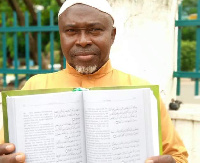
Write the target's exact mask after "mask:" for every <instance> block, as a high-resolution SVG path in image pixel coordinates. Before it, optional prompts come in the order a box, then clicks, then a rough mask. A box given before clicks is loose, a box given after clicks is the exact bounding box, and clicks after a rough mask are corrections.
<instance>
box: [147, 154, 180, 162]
mask: <svg viewBox="0 0 200 163" xmlns="http://www.w3.org/2000/svg"><path fill="white" fill-rule="evenodd" d="M145 163H176V161H175V160H174V159H173V157H172V156H171V155H162V156H154V157H150V158H148V159H147V160H146V161H145Z"/></svg>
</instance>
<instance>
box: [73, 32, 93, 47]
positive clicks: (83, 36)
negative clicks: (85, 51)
mask: <svg viewBox="0 0 200 163" xmlns="http://www.w3.org/2000/svg"><path fill="white" fill-rule="evenodd" d="M91 44H92V41H91V38H90V35H89V33H87V31H86V30H81V31H80V33H79V35H78V38H77V42H76V45H80V46H82V47H86V46H87V45H91Z"/></svg>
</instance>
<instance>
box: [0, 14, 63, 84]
mask: <svg viewBox="0 0 200 163" xmlns="http://www.w3.org/2000/svg"><path fill="white" fill-rule="evenodd" d="M1 17H2V26H0V35H2V47H0V50H2V51H3V66H2V68H0V73H1V74H3V87H4V88H6V87H7V83H6V77H7V75H8V74H14V75H15V82H14V85H15V87H16V88H17V87H18V85H19V74H25V75H26V79H28V78H29V77H30V75H34V74H39V73H49V72H55V71H57V70H55V69H54V66H53V65H54V34H55V32H58V25H54V14H53V12H52V11H51V12H50V25H49V26H42V25H41V13H40V12H38V13H37V26H29V15H28V13H27V12H25V26H18V25H17V15H16V13H15V12H14V13H13V26H12V27H7V26H6V14H5V13H2V15H1ZM18 32H22V33H25V61H26V68H25V69H20V68H19V65H18V59H19V57H18V36H17V33H18ZM31 32H36V33H37V49H36V51H37V55H38V56H37V58H38V69H31V68H30V64H29V61H30V46H29V43H30V42H29V41H30V40H29V33H31ZM42 32H48V33H49V37H50V64H51V68H50V69H42ZM7 33H12V34H13V42H14V68H9V67H7V45H6V41H7ZM65 66H66V62H65V59H64V61H63V67H65Z"/></svg>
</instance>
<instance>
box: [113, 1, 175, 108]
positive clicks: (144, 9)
mask: <svg viewBox="0 0 200 163" xmlns="http://www.w3.org/2000/svg"><path fill="white" fill-rule="evenodd" d="M109 2H110V3H111V5H112V6H113V13H114V16H115V26H116V28H117V36H116V40H115V43H114V45H113V47H112V51H111V59H112V64H113V66H114V67H115V68H117V69H120V70H122V71H125V72H127V73H130V74H133V75H137V76H140V77H142V78H144V79H147V80H149V81H150V82H151V83H152V84H159V85H160V92H161V95H162V98H163V99H164V102H165V103H166V105H168V103H169V101H170V100H171V98H174V97H175V96H176V94H175V91H176V81H175V80H174V79H173V76H172V75H173V70H174V69H175V68H176V52H177V31H176V30H177V29H176V28H175V27H174V25H175V18H176V16H177V8H178V1H177V0H162V1H156V0H109Z"/></svg>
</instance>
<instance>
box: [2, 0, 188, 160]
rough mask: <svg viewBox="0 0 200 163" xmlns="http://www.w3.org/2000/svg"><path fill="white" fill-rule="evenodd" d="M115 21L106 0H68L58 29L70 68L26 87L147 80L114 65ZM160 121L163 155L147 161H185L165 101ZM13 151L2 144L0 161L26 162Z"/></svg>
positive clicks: (37, 87)
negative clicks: (110, 58) (119, 69)
mask: <svg viewBox="0 0 200 163" xmlns="http://www.w3.org/2000/svg"><path fill="white" fill-rule="evenodd" d="M113 23H114V18H113V16H112V13H111V8H110V6H109V4H108V3H107V1H106V0H95V1H94V0H68V1H66V2H65V3H64V4H63V6H62V7H61V9H60V12H59V33H60V41H61V47H62V51H63V54H64V56H65V57H66V60H67V63H68V64H67V68H66V69H64V70H61V71H59V72H56V73H50V74H42V75H36V76H34V77H32V78H31V79H30V80H29V81H28V82H27V83H26V85H25V86H24V88H23V89H48V88H64V87H84V88H89V87H105V86H124V85H145V84H148V82H146V81H144V80H142V79H140V78H137V77H134V76H131V75H129V74H125V73H123V72H120V71H118V70H115V69H113V68H112V67H111V63H110V60H109V54H110V48H111V46H112V44H113V42H114V39H115V34H116V29H115V27H113ZM161 103H162V102H161ZM161 125H162V143H163V155H162V156H154V157H151V158H148V159H147V161H146V162H148V163H153V162H154V163H175V162H177V163H186V162H187V152H186V150H185V147H184V145H183V143H182V141H181V140H180V138H179V136H178V135H177V133H176V131H175V130H174V127H173V125H172V123H171V120H170V117H169V116H168V114H167V111H166V109H165V108H164V104H163V103H162V104H161ZM13 151H14V145H12V144H2V145H0V155H1V156H0V163H2V162H3V163H7V162H12V163H14V162H16V163H17V162H25V155H24V154H23V153H17V154H16V153H15V154H11V153H12V152H13ZM145 159H146V158H145Z"/></svg>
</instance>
